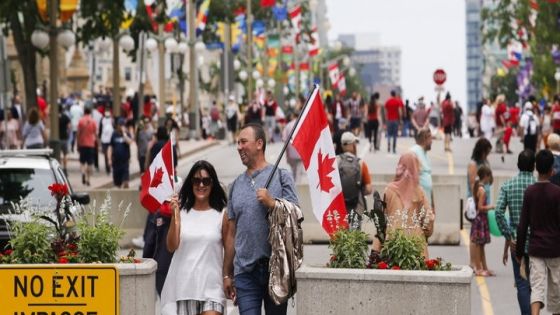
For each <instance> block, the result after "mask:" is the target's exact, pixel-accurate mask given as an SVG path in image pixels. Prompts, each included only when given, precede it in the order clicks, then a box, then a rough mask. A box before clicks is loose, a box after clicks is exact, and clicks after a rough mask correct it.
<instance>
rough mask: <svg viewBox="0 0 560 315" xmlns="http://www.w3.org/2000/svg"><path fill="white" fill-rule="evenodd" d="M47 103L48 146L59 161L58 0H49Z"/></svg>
mask: <svg viewBox="0 0 560 315" xmlns="http://www.w3.org/2000/svg"><path fill="white" fill-rule="evenodd" d="M48 12H49V48H50V49H49V63H50V65H49V80H50V88H49V105H50V112H49V116H50V141H49V142H50V147H51V148H52V149H53V156H54V158H55V159H57V160H59V161H60V143H59V138H60V135H59V130H58V101H57V99H58V44H57V42H56V35H57V32H58V30H57V28H56V20H57V13H58V1H57V0H49V2H48Z"/></svg>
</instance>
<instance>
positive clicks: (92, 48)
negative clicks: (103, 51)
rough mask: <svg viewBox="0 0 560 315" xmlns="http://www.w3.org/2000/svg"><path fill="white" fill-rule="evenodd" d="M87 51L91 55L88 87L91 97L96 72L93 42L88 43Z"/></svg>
mask: <svg viewBox="0 0 560 315" xmlns="http://www.w3.org/2000/svg"><path fill="white" fill-rule="evenodd" d="M89 52H90V56H91V71H90V75H91V81H90V87H89V89H90V91H91V97H92V98H93V97H94V96H95V73H96V71H95V67H96V65H95V64H96V60H95V45H94V44H93V42H92V43H90V44H89Z"/></svg>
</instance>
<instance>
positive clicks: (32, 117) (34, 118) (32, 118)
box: [28, 108, 39, 125]
mask: <svg viewBox="0 0 560 315" xmlns="http://www.w3.org/2000/svg"><path fill="white" fill-rule="evenodd" d="M28 121H29V123H30V124H31V125H36V124H37V123H39V112H38V111H37V109H35V108H31V109H30V110H29V117H28Z"/></svg>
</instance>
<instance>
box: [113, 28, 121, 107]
mask: <svg viewBox="0 0 560 315" xmlns="http://www.w3.org/2000/svg"><path fill="white" fill-rule="evenodd" d="M120 66H121V63H120V58H119V38H118V35H115V36H114V37H113V117H115V118H117V117H120V116H121V89H120V85H121V82H120V81H121V80H120Z"/></svg>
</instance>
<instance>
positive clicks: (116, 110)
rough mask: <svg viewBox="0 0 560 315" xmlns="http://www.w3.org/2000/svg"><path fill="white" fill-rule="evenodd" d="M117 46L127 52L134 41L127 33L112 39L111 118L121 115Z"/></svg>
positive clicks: (131, 48) (119, 70) (132, 46)
mask: <svg viewBox="0 0 560 315" xmlns="http://www.w3.org/2000/svg"><path fill="white" fill-rule="evenodd" d="M119 46H120V47H122V48H123V49H124V51H126V52H129V51H131V50H133V49H134V39H132V37H131V36H130V35H128V33H120V34H117V35H116V36H115V37H114V38H113V116H114V117H119V116H120V115H121V87H120V85H121V83H120V81H121V74H120V73H121V69H120V67H121V66H120V51H119Z"/></svg>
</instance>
